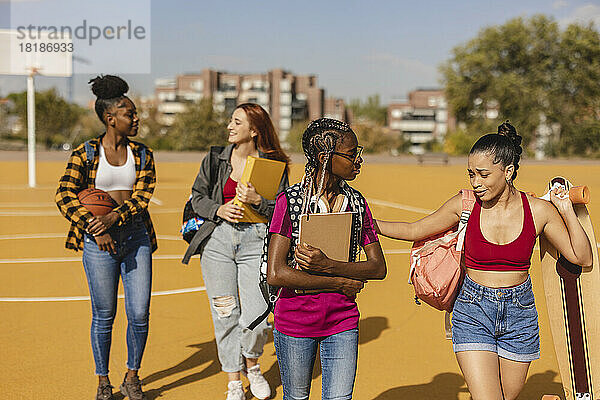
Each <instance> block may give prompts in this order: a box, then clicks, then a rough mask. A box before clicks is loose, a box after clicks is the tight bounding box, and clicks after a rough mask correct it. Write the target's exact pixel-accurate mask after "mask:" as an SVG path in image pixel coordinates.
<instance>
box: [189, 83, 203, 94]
mask: <svg viewBox="0 0 600 400" xmlns="http://www.w3.org/2000/svg"><path fill="white" fill-rule="evenodd" d="M191 86H192V89H194V90H197V91H198V92H201V91H202V90H204V82H203V81H201V80H197V81H194V82H192V84H191Z"/></svg>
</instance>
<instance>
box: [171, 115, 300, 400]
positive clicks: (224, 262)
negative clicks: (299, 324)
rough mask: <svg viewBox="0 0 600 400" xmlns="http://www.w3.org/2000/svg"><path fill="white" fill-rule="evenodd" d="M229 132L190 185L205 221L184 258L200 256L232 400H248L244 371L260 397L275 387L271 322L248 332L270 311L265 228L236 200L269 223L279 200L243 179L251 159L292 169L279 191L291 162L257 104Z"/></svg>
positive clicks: (236, 118)
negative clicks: (267, 356)
mask: <svg viewBox="0 0 600 400" xmlns="http://www.w3.org/2000/svg"><path fill="white" fill-rule="evenodd" d="M227 130H228V136H227V141H228V142H229V145H228V146H226V147H220V146H213V147H211V149H210V152H209V153H208V154H207V155H206V156H205V157H204V159H203V160H202V165H201V167H200V171H199V173H198V176H197V177H196V180H195V182H194V186H193V187H192V207H193V209H194V212H195V213H196V214H197V215H198V216H200V217H201V218H203V220H204V222H203V223H202V225H201V226H200V228H199V229H198V231H197V232H196V233H195V234H194V237H193V239H192V240H191V242H190V246H189V248H188V251H187V252H186V255H185V256H184V260H183V261H184V262H185V263H187V261H189V257H190V256H191V255H192V254H201V258H200V264H201V266H202V278H203V279H204V284H205V285H206V293H207V295H208V299H209V304H210V309H211V315H212V319H213V327H214V332H215V340H216V343H217V354H218V357H219V362H220V363H221V369H222V370H223V372H225V373H227V377H228V381H229V382H228V384H227V400H242V399H245V398H246V394H245V393H244V387H243V384H242V381H241V374H244V375H246V376H247V378H248V381H249V382H250V391H251V392H252V394H253V396H254V397H256V398H257V399H267V398H269V397H270V396H271V389H270V387H269V383H268V382H267V381H266V379H265V378H264V377H263V375H262V372H261V370H260V365H259V363H258V359H259V357H260V356H261V355H262V353H263V347H264V345H265V343H266V342H267V336H268V332H269V330H270V329H271V327H270V325H269V324H268V323H267V321H266V320H265V321H262V322H261V323H260V324H259V325H258V326H256V327H255V329H253V330H251V329H248V328H247V326H248V325H249V324H250V323H251V322H252V321H254V320H255V319H256V318H257V317H258V316H259V315H260V314H261V313H262V312H263V311H264V308H265V302H264V299H263V297H262V294H261V292H260V289H259V273H260V257H261V255H262V250H263V241H264V239H265V236H266V235H267V226H266V224H264V223H260V222H258V223H253V222H243V221H241V218H242V217H243V214H244V211H243V210H244V209H243V208H242V207H240V206H238V205H236V204H234V203H233V199H234V197H236V196H237V198H238V199H239V200H240V201H242V202H243V203H245V204H248V205H250V206H251V207H252V208H253V209H254V210H255V211H256V213H258V214H260V215H261V216H263V217H265V218H266V219H267V220H268V219H270V218H271V215H272V214H273V209H274V208H275V200H269V199H266V198H264V197H263V196H261V195H260V193H258V192H257V191H256V189H255V188H254V187H253V186H252V185H251V184H248V185H246V184H244V183H243V182H240V179H241V177H242V173H243V171H244V167H245V166H246V160H247V158H248V156H253V157H260V158H269V159H273V160H278V161H283V162H285V163H286V168H285V170H284V173H283V176H282V177H281V180H280V182H279V189H278V191H282V190H284V189H285V188H286V187H288V175H287V169H288V168H287V164H288V163H289V158H288V156H287V155H286V154H285V153H284V151H283V150H282V149H281V146H280V144H279V139H278V137H277V133H276V132H275V128H274V127H273V123H272V122H271V118H270V117H269V114H268V113H267V112H266V111H265V110H264V109H263V108H262V107H261V106H260V105H258V104H253V103H243V104H240V105H238V106H237V107H236V108H235V110H234V111H233V114H232V115H231V120H230V121H229V124H228V125H227ZM238 182H240V183H238ZM211 398H216V395H215V396H211Z"/></svg>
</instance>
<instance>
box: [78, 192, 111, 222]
mask: <svg viewBox="0 0 600 400" xmlns="http://www.w3.org/2000/svg"><path fill="white" fill-rule="evenodd" d="M77 198H78V199H79V202H80V203H81V205H82V206H84V207H85V208H86V209H87V210H88V211H90V212H91V213H92V214H93V215H106V214H108V213H109V212H111V211H112V210H113V208H115V207H116V206H117V203H115V201H114V200H113V198H112V197H110V195H109V194H108V193H106V192H105V191H104V190H100V189H96V188H89V189H85V190H82V191H81V192H79V193H78V194H77Z"/></svg>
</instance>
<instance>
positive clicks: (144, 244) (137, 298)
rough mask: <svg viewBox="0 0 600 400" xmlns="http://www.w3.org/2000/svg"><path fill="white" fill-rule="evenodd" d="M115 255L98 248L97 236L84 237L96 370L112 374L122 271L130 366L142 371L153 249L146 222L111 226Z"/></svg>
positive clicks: (84, 261) (84, 257) (97, 373)
mask: <svg viewBox="0 0 600 400" xmlns="http://www.w3.org/2000/svg"><path fill="white" fill-rule="evenodd" d="M110 233H111V236H112V238H113V240H114V241H115V250H116V254H111V253H109V252H107V251H102V250H100V249H99V248H98V245H97V244H96V242H95V240H94V237H93V236H90V235H88V234H86V235H85V238H84V246H83V268H84V269H85V274H86V277H87V281H88V286H89V288H90V297H91V299H92V327H91V340H92V352H93V354H94V361H95V363H96V375H101V376H107V375H108V359H109V353H110V345H111V339H112V327H113V321H114V320H115V314H116V312H117V288H118V286H119V276H121V278H122V279H123V289H124V291H125V311H126V313H127V368H129V369H132V370H138V369H139V368H140V363H141V361H142V354H143V353H144V348H145V347H146V339H147V338H148V317H149V308H150V291H151V286H152V250H151V247H150V240H149V238H148V234H147V232H146V228H145V226H144V224H143V223H142V222H131V223H129V224H127V225H124V226H121V227H114V228H111V229H110Z"/></svg>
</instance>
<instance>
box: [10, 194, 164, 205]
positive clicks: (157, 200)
mask: <svg viewBox="0 0 600 400" xmlns="http://www.w3.org/2000/svg"><path fill="white" fill-rule="evenodd" d="M150 203H153V204H156V205H157V206H162V205H163V202H162V200H160V199H157V198H156V197H152V198H151V199H150ZM0 208H56V203H50V202H48V203H0Z"/></svg>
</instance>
